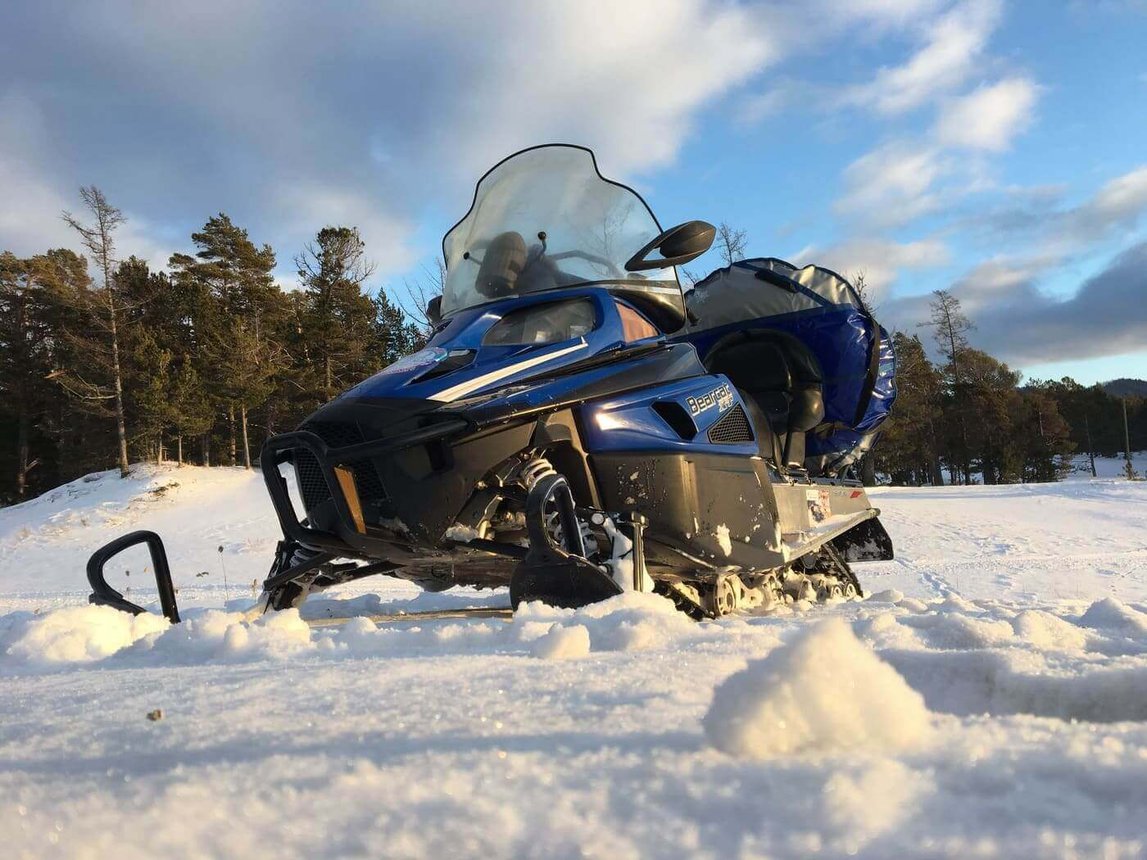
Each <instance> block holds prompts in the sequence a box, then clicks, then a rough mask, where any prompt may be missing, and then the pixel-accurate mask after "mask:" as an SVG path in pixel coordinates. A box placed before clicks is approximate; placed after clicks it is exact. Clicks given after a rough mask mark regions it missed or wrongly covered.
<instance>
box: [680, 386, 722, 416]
mask: <svg viewBox="0 0 1147 860" xmlns="http://www.w3.org/2000/svg"><path fill="white" fill-rule="evenodd" d="M685 402H686V403H687V404H689V412H690V414H692V415H700V414H701V413H702V412H704V411H705V410H707V409H712V408H713V407H714V406H716V407H717V411H718V412H724V411H725V410H726V409H728V408H729V407H730V406H732V405H733V390H732V389H731V388H729V386H728V384H724V385H718V386H717V387H716V388H714V389H713V390H712V391H710V392H709V393H708V394H702V395H701V396H700V397H686V398H685Z"/></svg>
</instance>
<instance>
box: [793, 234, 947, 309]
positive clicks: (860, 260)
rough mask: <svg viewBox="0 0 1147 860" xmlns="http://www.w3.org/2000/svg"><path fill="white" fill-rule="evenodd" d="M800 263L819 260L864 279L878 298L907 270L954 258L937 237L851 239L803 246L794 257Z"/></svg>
mask: <svg viewBox="0 0 1147 860" xmlns="http://www.w3.org/2000/svg"><path fill="white" fill-rule="evenodd" d="M793 262H795V263H798V264H800V265H805V264H807V263H816V264H817V265H819V266H826V267H827V268H830V269H833V270H834V271H837V272H840V273H841V274H842V275H844V276H845V277H846V278H849V279H853V278H854V277H855V276H856V275H858V274H863V275H864V282H865V284H866V285H867V286H868V288H869V289H870V290H871V291H872V295H873V297H874V298H875V299H876V300H877V301H879V300H880V298H882V297H883V296H885V295H886V294H887V293H888V291H889V289H890V288H891V287H892V286H893V284H895V282H896V280H897V278H898V277H899V276H900V273H901V272H902V271H904V270H910V271H920V270H924V269H932V268H936V267H937V266H943V265H946V264H947V263H949V262H951V253H950V252H949V250H948V246H947V245H945V244H944V243H943V242H942V241H940V240H938V239H921V240H918V241H915V242H893V241H890V240H887V239H850V240H848V241H845V242H842V243H841V244H839V245H833V246H831V247H829V248H825V249H823V250H818V249H816V248H812V247H806V248H802V249H801V250H800V251H799V252H798V253H797V255H796V256H795V257H794V258H793Z"/></svg>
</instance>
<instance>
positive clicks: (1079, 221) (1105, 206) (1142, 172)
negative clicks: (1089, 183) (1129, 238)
mask: <svg viewBox="0 0 1147 860" xmlns="http://www.w3.org/2000/svg"><path fill="white" fill-rule="evenodd" d="M1145 210H1147V165H1143V166H1142V167H1138V168H1136V169H1135V170H1132V171H1130V172H1128V173H1124V174H1123V175H1122V176H1117V177H1115V178H1114V179H1112V180H1110V181H1109V182H1107V183H1105V184H1104V185H1103V187H1102V188H1100V189H1099V191H1098V192H1096V194H1095V196H1094V197H1092V198H1091V199H1090V200H1088V201H1087V202H1086V203H1084V204H1083V205H1082V206H1080V207H1078V208H1077V209H1075V210H1074V211H1073V212H1071V213H1070V216H1069V220H1070V222H1071V224H1070V226H1071V227H1074V228H1078V229H1083V230H1086V231H1087V232H1089V233H1090V232H1092V231H1094V230H1095V229H1097V228H1098V229H1103V230H1106V229H1108V228H1112V227H1130V226H1132V225H1134V224H1135V223H1136V222H1137V221H1138V220H1139V217H1140V216H1141V215H1142V214H1143V213H1144V211H1145Z"/></svg>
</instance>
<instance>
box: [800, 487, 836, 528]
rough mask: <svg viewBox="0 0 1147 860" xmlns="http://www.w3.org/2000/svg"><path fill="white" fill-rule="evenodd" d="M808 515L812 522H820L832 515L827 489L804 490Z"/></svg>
mask: <svg viewBox="0 0 1147 860" xmlns="http://www.w3.org/2000/svg"><path fill="white" fill-rule="evenodd" d="M805 499H806V500H807V501H808V512H809V516H810V517H812V521H813V522H814V523H822V522H824V521H825V520H827V519H828V518H829V517H831V516H832V502H831V500H830V497H829V492H828V490H811V489H810V490H805Z"/></svg>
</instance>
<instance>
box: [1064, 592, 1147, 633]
mask: <svg viewBox="0 0 1147 860" xmlns="http://www.w3.org/2000/svg"><path fill="white" fill-rule="evenodd" d="M1079 623H1080V624H1082V625H1083V626H1084V627H1091V628H1094V629H1097V630H1117V631H1119V632H1120V633H1129V634H1132V635H1135V634H1139V633H1147V612H1140V611H1139V610H1137V609H1132V608H1131V607H1130V606H1128V605H1127V604H1125V603H1122V602H1121V601H1119V600H1116V599H1115V598H1114V597H1106V598H1104V599H1103V600H1097V601H1095V603H1093V604H1091V606H1089V607H1088V608H1087V611H1086V612H1085V613H1083V617H1082V618H1080V620H1079Z"/></svg>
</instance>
